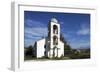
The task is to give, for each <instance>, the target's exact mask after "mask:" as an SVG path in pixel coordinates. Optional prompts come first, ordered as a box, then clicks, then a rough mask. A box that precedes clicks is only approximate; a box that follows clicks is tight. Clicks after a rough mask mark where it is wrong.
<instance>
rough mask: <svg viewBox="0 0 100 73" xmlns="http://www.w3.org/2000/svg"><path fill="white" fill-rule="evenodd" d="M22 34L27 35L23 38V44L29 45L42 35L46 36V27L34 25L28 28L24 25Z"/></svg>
mask: <svg viewBox="0 0 100 73" xmlns="http://www.w3.org/2000/svg"><path fill="white" fill-rule="evenodd" d="M24 36H25V37H27V38H28V39H27V38H25V40H24V42H25V46H29V45H32V44H34V42H35V41H37V40H39V39H42V37H46V36H47V28H46V27H44V28H42V27H36V28H35V27H34V28H29V27H26V28H25V30H24Z"/></svg>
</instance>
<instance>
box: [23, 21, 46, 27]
mask: <svg viewBox="0 0 100 73" xmlns="http://www.w3.org/2000/svg"><path fill="white" fill-rule="evenodd" d="M25 25H27V26H30V27H34V26H44V24H43V23H42V22H39V21H36V20H32V19H26V20H25Z"/></svg>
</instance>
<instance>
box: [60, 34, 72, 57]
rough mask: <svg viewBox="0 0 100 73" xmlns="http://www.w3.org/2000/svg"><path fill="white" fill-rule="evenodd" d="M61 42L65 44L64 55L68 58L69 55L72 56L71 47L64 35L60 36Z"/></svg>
mask: <svg viewBox="0 0 100 73" xmlns="http://www.w3.org/2000/svg"><path fill="white" fill-rule="evenodd" d="M60 40H61V41H62V42H63V43H64V55H65V56H67V55H68V54H71V53H72V50H71V47H70V45H69V44H67V41H66V40H65V38H64V36H63V35H62V34H60Z"/></svg>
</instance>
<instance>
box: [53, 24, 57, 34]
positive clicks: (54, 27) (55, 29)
mask: <svg viewBox="0 0 100 73" xmlns="http://www.w3.org/2000/svg"><path fill="white" fill-rule="evenodd" d="M53 33H54V34H58V27H57V25H53Z"/></svg>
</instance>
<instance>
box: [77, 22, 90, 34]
mask: <svg viewBox="0 0 100 73" xmlns="http://www.w3.org/2000/svg"><path fill="white" fill-rule="evenodd" d="M77 34H78V35H88V34H90V28H89V27H86V26H84V24H83V25H82V26H81V28H80V30H78V31H77Z"/></svg>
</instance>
